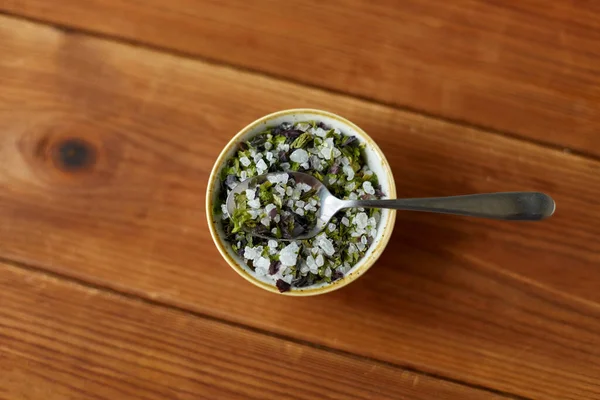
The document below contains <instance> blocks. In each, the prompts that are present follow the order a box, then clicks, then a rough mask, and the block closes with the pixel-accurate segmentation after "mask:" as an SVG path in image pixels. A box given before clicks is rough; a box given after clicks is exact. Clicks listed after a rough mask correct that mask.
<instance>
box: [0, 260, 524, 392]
mask: <svg viewBox="0 0 600 400" xmlns="http://www.w3.org/2000/svg"><path fill="white" fill-rule="evenodd" d="M0 263H4V264H6V265H10V266H12V267H15V268H18V269H21V270H24V271H28V272H29V273H31V274H36V275H42V276H46V277H49V278H52V279H57V280H60V281H63V282H68V283H71V284H74V285H77V286H80V287H83V288H87V289H92V290H98V291H101V292H104V293H107V294H111V295H114V296H117V297H121V298H124V299H128V300H131V301H136V302H139V303H142V304H146V305H148V306H152V307H160V308H162V309H164V310H172V311H177V312H181V313H184V314H186V315H190V316H193V317H195V318H202V319H205V320H209V321H213V322H216V323H219V324H223V325H227V326H230V327H233V328H238V329H243V330H246V331H248V332H252V333H256V334H259V335H263V336H268V337H272V338H274V339H278V340H282V341H286V342H290V343H295V344H298V345H300V346H305V347H310V348H314V349H318V350H321V351H326V352H328V353H332V354H337V355H340V356H343V357H349V358H353V359H356V360H361V361H368V362H373V363H378V364H381V365H386V366H388V367H391V368H397V369H401V370H405V371H407V372H411V373H414V374H418V375H421V376H424V377H428V378H432V379H437V380H440V381H444V382H449V383H453V384H456V385H461V386H465V387H469V388H472V389H477V390H482V391H485V392H488V393H490V394H494V395H498V396H503V397H506V398H507V399H513V400H533V399H531V398H529V397H524V396H519V395H515V394H513V393H508V392H505V391H501V390H496V389H493V388H489V387H487V386H483V385H477V384H473V383H470V382H468V381H463V380H460V379H453V378H449V377H446V376H443V375H439V374H434V373H429V372H425V371H421V370H419V369H416V368H413V367H411V366H410V365H400V364H395V363H391V362H387V361H383V360H379V359H377V358H373V357H365V356H361V355H358V354H355V353H352V352H348V351H344V350H338V349H335V348H331V347H328V346H322V345H319V344H316V343H312V342H309V341H305V340H301V339H296V338H294V337H290V336H286V335H281V334H277V333H275V332H271V331H267V330H264V329H260V328H255V327H253V326H249V325H245V324H241V323H237V322H233V321H229V320H226V319H222V318H218V317H215V316H212V315H208V314H203V313H200V312H197V311H193V310H189V309H187V308H184V307H179V306H175V305H171V304H167V303H162V302H160V301H157V300H152V299H149V298H146V297H143V296H137V295H135V294H132V293H128V292H122V291H120V290H116V289H113V288H111V287H108V286H103V285H98V284H94V283H91V282H88V281H85V280H82V279H78V278H74V277H71V276H69V275H64V274H61V273H57V272H53V271H48V270H46V269H43V268H39V267H36V266H34V265H30V264H26V263H23V262H18V261H13V260H10V259H6V258H4V257H0Z"/></svg>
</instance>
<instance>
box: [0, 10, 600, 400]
mask: <svg viewBox="0 0 600 400" xmlns="http://www.w3.org/2000/svg"><path fill="white" fill-rule="evenodd" d="M0 10H1V13H2V14H1V15H0V398H1V399H11V400H12V399H44V400H58V399H61V400H62V399H110V400H115V399H148V400H150V399H261V400H262V399H423V400H425V399H427V400H431V399H561V400H562V399H600V208H599V206H600V201H599V198H600V3H599V2H597V1H584V0H581V1H570V0H553V1H548V0H519V1H516V0H514V1H513V0H493V1H492V0H454V1H446V0H405V1H392V0H378V1H372V0H371V1H367V0H319V1H317V0H286V1H283V0H282V1H271V0H253V1H241V0H240V1H220V0H170V1H163V0H145V1H140V0H52V1H50V0H1V1H0ZM291 107H315V108H323V109H327V110H331V111H333V112H336V113H339V114H341V115H343V116H346V117H347V118H349V119H351V120H353V121H354V122H356V123H357V124H358V125H360V126H361V127H362V128H364V129H365V130H366V131H367V132H368V133H369V134H370V135H371V136H372V137H373V138H374V139H375V140H376V141H377V142H378V143H379V145H380V146H381V147H382V148H383V150H384V151H385V153H386V155H387V157H388V159H389V161H390V163H391V165H392V168H393V170H394V173H395V176H396V179H397V180H396V184H397V187H398V191H399V195H401V196H435V195H453V194H465V193H473V192H489V191H505V190H506V191H511V190H539V191H545V192H548V193H550V194H551V195H552V196H553V197H554V198H555V199H556V201H557V204H558V209H557V213H556V215H555V217H553V218H552V219H551V220H549V221H546V222H543V223H538V224H524V223H523V224H521V223H502V222H494V221H485V220H477V219H467V218H458V217H450V216H436V215H426V214H417V213H399V214H398V220H397V224H396V228H395V232H394V235H393V237H392V240H391V243H390V245H389V247H388V249H387V250H386V252H385V253H384V255H383V257H382V258H381V260H380V261H379V262H378V263H377V265H376V266H375V267H374V268H373V269H371V270H370V271H369V273H368V274H367V275H366V276H364V277H363V278H361V279H360V280H358V281H357V282H356V283H353V284H352V285H350V286H348V287H347V288H344V289H343V290H340V291H338V292H335V293H332V294H329V295H325V296H318V297H314V298H302V299H297V298H286V297H282V296H276V295H272V294H269V293H266V292H264V291H261V290H260V289H257V288H255V287H253V286H252V285H249V284H247V283H246V282H245V281H244V280H242V279H241V278H240V277H239V276H237V275H236V274H235V272H233V271H232V270H231V269H230V268H229V267H228V266H227V264H226V263H225V262H224V261H223V260H222V259H221V257H220V256H219V254H218V252H217V250H216V248H215V247H214V245H213V243H212V241H211V239H210V236H209V233H208V228H207V222H206V215H205V212H204V193H205V190H206V184H207V179H208V174H209V171H210V169H211V167H212V164H213V162H214V160H215V158H216V156H217V155H218V153H219V151H220V150H221V149H222V147H223V146H224V145H225V144H226V143H227V141H228V140H229V139H230V138H231V136H232V135H233V134H234V133H235V132H237V131H238V130H239V129H240V128H241V127H243V126H244V125H245V124H247V123H249V122H250V121H252V120H254V119H256V118H258V117H260V116H262V115H264V114H267V113H269V112H272V111H275V110H280V109H286V108H291Z"/></svg>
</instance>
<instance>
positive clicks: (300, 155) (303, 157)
mask: <svg viewBox="0 0 600 400" xmlns="http://www.w3.org/2000/svg"><path fill="white" fill-rule="evenodd" d="M290 160H292V161H293V162H295V163H299V164H302V163H305V162H307V161H308V153H307V152H306V150H304V149H298V150H295V151H294V152H293V153H292V154H291V155H290Z"/></svg>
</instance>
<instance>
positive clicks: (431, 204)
mask: <svg viewBox="0 0 600 400" xmlns="http://www.w3.org/2000/svg"><path fill="white" fill-rule="evenodd" d="M350 207H352V208H354V207H364V208H391V209H396V210H408V211H426V212H434V213H442V214H454V215H463V216H468V217H481V218H492V219H503V220H512V221H539V220H542V219H544V218H548V217H550V216H551V215H552V214H553V213H554V209H555V208H556V204H555V203H554V200H553V199H552V198H551V197H550V196H548V195H547V194H544V193H539V192H507V193H487V194H471V195H466V196H451V197H431V198H423V199H397V200H347V201H346V202H344V205H343V208H350Z"/></svg>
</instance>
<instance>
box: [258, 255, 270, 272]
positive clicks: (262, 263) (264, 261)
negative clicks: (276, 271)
mask: <svg viewBox="0 0 600 400" xmlns="http://www.w3.org/2000/svg"><path fill="white" fill-rule="evenodd" d="M270 265H271V261H269V259H268V258H265V257H259V258H258V259H257V260H255V261H254V268H264V269H267V268H269V266H270Z"/></svg>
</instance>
